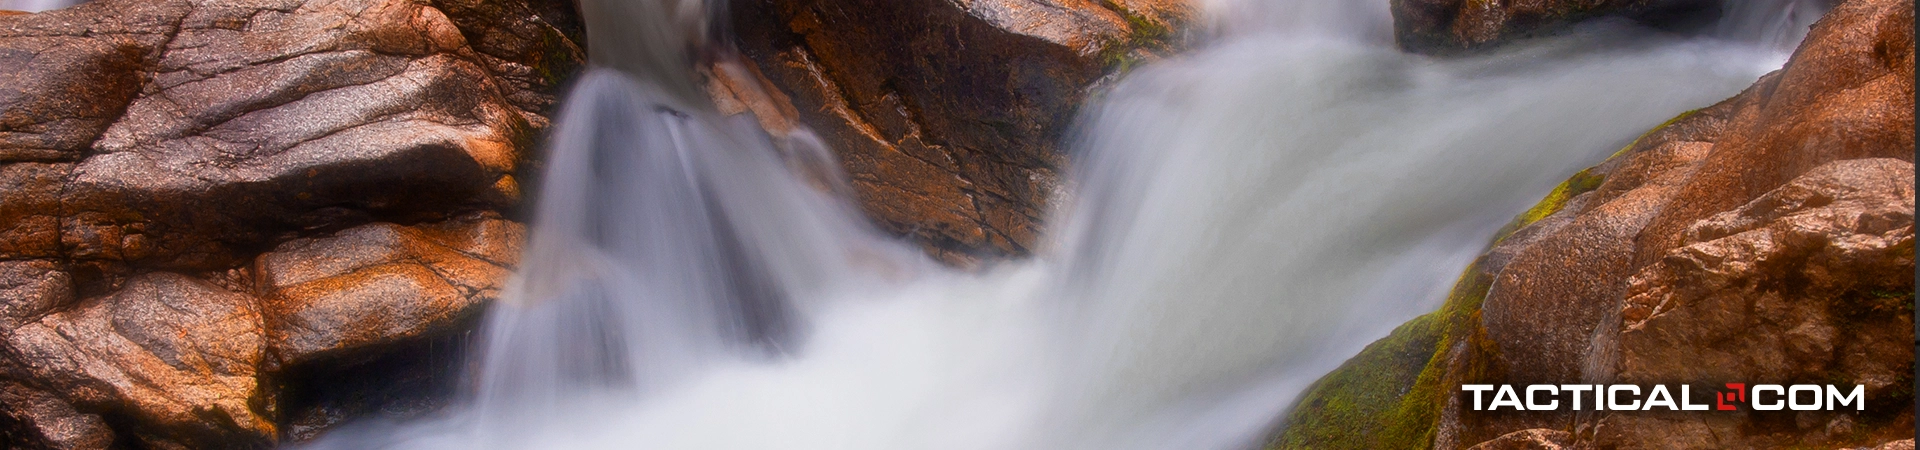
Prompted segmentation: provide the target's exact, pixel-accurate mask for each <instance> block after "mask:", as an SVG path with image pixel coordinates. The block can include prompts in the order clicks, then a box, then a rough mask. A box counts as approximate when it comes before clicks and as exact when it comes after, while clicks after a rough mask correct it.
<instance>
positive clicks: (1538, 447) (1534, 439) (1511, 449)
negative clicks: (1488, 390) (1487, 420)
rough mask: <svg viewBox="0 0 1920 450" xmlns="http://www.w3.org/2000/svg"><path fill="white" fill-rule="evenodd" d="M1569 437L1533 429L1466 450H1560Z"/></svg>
mask: <svg viewBox="0 0 1920 450" xmlns="http://www.w3.org/2000/svg"><path fill="white" fill-rule="evenodd" d="M1571 437H1572V435H1570V434H1568V433H1567V432H1565V431H1560V430H1548V429H1542V428H1535V429H1531V430H1520V431H1515V432H1512V433H1507V434H1506V435H1503V436H1500V437H1498V438H1494V439H1493V440H1491V441H1486V442H1481V443H1479V444H1474V446H1472V447H1468V448H1467V450H1561V449H1564V448H1567V447H1568V446H1569V444H1570V442H1571V441H1572V439H1571Z"/></svg>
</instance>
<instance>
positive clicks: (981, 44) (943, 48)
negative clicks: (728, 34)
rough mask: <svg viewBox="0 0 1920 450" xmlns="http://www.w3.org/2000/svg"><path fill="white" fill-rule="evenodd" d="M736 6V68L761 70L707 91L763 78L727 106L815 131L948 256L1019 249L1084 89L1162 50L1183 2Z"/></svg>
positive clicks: (872, 211)
mask: <svg viewBox="0 0 1920 450" xmlns="http://www.w3.org/2000/svg"><path fill="white" fill-rule="evenodd" d="M732 8H733V14H732V15H733V19H734V26H735V27H736V29H737V32H738V34H739V38H740V47H741V50H742V51H743V52H744V53H745V55H746V56H747V57H748V58H749V59H750V60H751V61H752V63H753V64H752V65H754V66H755V67H753V68H751V70H745V71H736V72H739V73H741V75H735V76H733V77H734V78H736V79H742V78H750V77H759V78H760V79H761V80H762V81H759V82H754V81H736V82H733V83H731V84H730V85H731V86H732V87H730V88H715V89H714V91H716V92H721V93H722V95H718V97H727V98H734V97H736V95H734V93H738V92H741V91H743V90H746V89H742V88H743V87H744V88H751V87H753V86H756V85H760V86H765V87H769V88H771V89H769V90H770V91H772V92H771V93H770V94H768V95H766V96H764V97H765V98H766V100H762V101H752V100H751V99H746V100H745V101H742V102H741V103H743V104H742V105H741V106H735V107H734V109H735V110H747V109H751V110H752V111H754V112H755V113H756V115H758V116H759V117H760V119H761V121H762V124H763V125H769V127H768V128H769V130H770V131H774V132H775V134H776V135H777V134H779V133H781V132H783V131H784V130H783V129H781V128H783V127H782V126H781V125H780V123H793V122H797V123H801V124H805V125H808V126H809V127H811V128H812V129H813V130H815V131H817V132H818V133H819V134H820V135H821V137H822V138H823V140H824V141H825V143H826V144H827V145H828V146H829V147H831V148H833V149H834V150H835V151H837V152H838V156H839V159H841V161H842V162H843V164H844V168H845V172H846V174H847V175H848V176H849V178H850V179H851V186H850V188H851V190H852V194H853V195H854V196H855V197H856V198H857V200H858V202H859V204H860V205H861V206H862V207H863V208H864V209H865V210H866V212H867V213H869V215H870V216H872V217H873V218H874V219H875V221H876V222H878V223H879V224H880V225H881V227H882V228H884V229H886V230H888V231H891V232H893V233H897V234H901V235H907V236H911V237H913V238H914V239H916V240H918V241H920V242H922V243H924V244H925V245H926V246H927V247H928V248H929V250H931V251H933V252H934V253H935V254H936V255H938V256H941V257H943V258H944V259H947V260H949V261H958V260H965V259H969V258H970V257H971V256H986V255H1021V254H1025V253H1027V252H1029V251H1031V249H1032V246H1033V245H1034V244H1035V239H1036V237H1037V234H1038V227H1039V223H1040V220H1041V215H1042V212H1043V211H1044V210H1045V205H1047V204H1048V203H1050V202H1049V199H1050V198H1051V197H1053V196H1055V195H1056V190H1057V189H1058V183H1059V180H1060V170H1061V169H1062V168H1063V167H1064V165H1065V157H1064V155H1062V153H1061V150H1060V146H1059V144H1060V143H1061V142H1062V141H1063V140H1064V139H1065V138H1066V131H1067V127H1068V126H1069V125H1070V124H1071V122H1072V121H1073V119H1074V114H1075V110H1076V109H1077V107H1078V106H1079V105H1080V104H1081V103H1082V102H1084V101H1085V99H1086V95H1087V91H1088V89H1089V87H1090V86H1092V85H1094V84H1096V83H1098V82H1099V81H1100V80H1101V79H1102V78H1103V77H1105V76H1107V75H1108V74H1109V73H1110V72H1111V71H1113V70H1115V69H1117V68H1119V67H1120V66H1123V65H1125V64H1126V63H1127V62H1128V61H1130V60H1132V59H1135V58H1141V57H1146V56H1145V55H1146V54H1145V53H1142V52H1144V51H1147V50H1151V49H1156V48H1164V47H1165V46H1166V45H1167V44H1168V42H1170V41H1169V39H1171V37H1172V34H1171V30H1173V29H1174V28H1175V27H1178V26H1179V24H1180V23H1183V22H1184V21H1186V20H1189V19H1188V18H1190V17H1191V16H1192V14H1193V12H1194V7H1193V6H1190V5H1188V4H1187V3H1186V2H1184V1H1181V0H1159V1H1152V0H1132V1H1126V2H1112V1H1094V0H1068V1H1038V0H964V1H942V0H832V1H827V0H742V1H737V2H734V3H733V5H732ZM716 72H721V73H722V75H725V73H724V72H726V70H716ZM719 78H723V79H724V78H727V77H726V76H722V77H719ZM721 103H722V107H723V108H725V107H727V106H728V104H729V101H727V100H723V101H722V102H721ZM755 104H763V105H766V106H760V107H754V105H755ZM770 115H771V116H785V117H784V118H781V119H777V120H773V119H770V118H769V116H770ZM769 122H773V123H769Z"/></svg>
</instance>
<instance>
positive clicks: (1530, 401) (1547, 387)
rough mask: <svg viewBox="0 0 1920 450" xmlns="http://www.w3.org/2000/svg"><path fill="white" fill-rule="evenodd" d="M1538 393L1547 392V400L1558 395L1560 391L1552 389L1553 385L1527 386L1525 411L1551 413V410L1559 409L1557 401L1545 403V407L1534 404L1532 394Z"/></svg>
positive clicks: (1537, 403)
mask: <svg viewBox="0 0 1920 450" xmlns="http://www.w3.org/2000/svg"><path fill="white" fill-rule="evenodd" d="M1540 391H1547V392H1549V394H1547V396H1548V398H1552V397H1555V396H1559V395H1560V389H1557V388H1555V387H1553V385H1551V384H1536V385H1532V386H1527V410H1530V411H1552V410H1556V409H1560V401H1559V400H1554V401H1550V402H1547V404H1545V405H1542V404H1540V403H1539V402H1535V401H1534V397H1533V393H1535V392H1540Z"/></svg>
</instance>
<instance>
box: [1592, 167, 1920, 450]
mask: <svg viewBox="0 0 1920 450" xmlns="http://www.w3.org/2000/svg"><path fill="white" fill-rule="evenodd" d="M1912 180H1913V164H1912V163H1910V162H1906V161H1900V160H1895V159H1881V158H1876V159H1859V160H1847V161H1839V162H1834V163H1829V164H1827V165H1823V166H1820V167H1818V168H1815V169H1814V170H1813V171H1810V172H1808V173H1807V174H1806V175H1802V176H1801V177H1800V178H1797V179H1795V180H1793V181H1792V182H1791V183H1789V184H1788V185H1786V186H1783V187H1781V188H1779V189H1776V190H1775V191H1773V192H1771V193H1768V194H1767V195H1764V196H1761V197H1760V198H1758V199H1755V200H1753V201H1752V202H1750V203H1748V204H1747V205H1746V206H1744V207H1742V208H1740V209H1737V210H1734V211H1728V212H1725V213H1721V214H1719V215H1716V216H1714V217H1712V218H1710V219H1708V220H1703V221H1701V222H1698V223H1696V224H1694V226H1693V227H1692V228H1690V229H1689V230H1688V232H1687V235H1688V237H1687V241H1685V242H1686V243H1687V245H1686V246H1684V247H1681V248H1677V249H1674V250H1672V251H1669V252H1667V253H1666V256H1665V257H1664V258H1662V259H1661V260H1660V262H1658V263H1655V264H1654V265H1652V266H1649V267H1647V268H1646V269H1643V270H1641V271H1640V273H1638V274H1636V275H1634V276H1633V277H1631V278H1629V279H1628V280H1627V292H1626V301H1625V306H1624V307H1623V310H1622V311H1621V313H1620V317H1621V320H1622V324H1621V327H1622V328H1623V329H1622V330H1621V331H1620V332H1619V338H1618V339H1619V344H1618V345H1619V350H1618V352H1619V354H1618V360H1617V362H1616V363H1615V364H1616V365H1617V368H1618V369H1617V370H1618V371H1619V372H1618V374H1617V375H1616V378H1615V381H1616V382H1621V383H1634V384H1643V385H1644V384H1655V383H1676V382H1678V383H1696V384H1707V385H1711V384H1717V383H1723V382H1725V381H1722V380H1742V381H1743V382H1746V383H1756V384H1757V383H1768V384H1803V383H1826V384H1837V385H1840V386H1842V387H1843V388H1844V387H1846V386H1848V385H1855V384H1857V385H1863V386H1865V387H1866V398H1869V399H1874V400H1875V401H1878V402H1883V403H1884V402H1897V405H1896V406H1900V409H1906V405H1908V404H1909V403H1908V402H1906V401H1900V400H1899V398H1900V397H1902V396H1906V397H1909V398H1910V397H1911V395H1912V394H1911V385H1912V381H1913V377H1912V373H1913V348H1912V347H1911V346H1910V344H1912V343H1913V325H1914V324H1913V317H1912V314H1911V310H1912V302H1913V298H1912V292H1913V278H1912V274H1913V270H1914V265H1913V257H1914V256H1913V251H1912V248H1913V186H1912V184H1911V183H1912ZM1842 329H1845V330H1847V331H1846V332H1841V330H1842ZM1899 390H1906V392H1896V391H1899ZM1882 409H1884V408H1882ZM1907 413H1911V411H1908V412H1907ZM1803 414H1805V413H1803ZM1814 414H1817V415H1820V416H1826V417H1832V416H1835V415H1839V414H1848V413H1846V412H1840V413H1814ZM1754 415H1755V416H1756V419H1755V420H1756V421H1758V420H1761V419H1764V417H1762V416H1763V414H1762V413H1759V412H1755V413H1754ZM1795 419H1796V420H1793V421H1788V422H1786V423H1784V424H1776V425H1775V426H1776V427H1782V426H1785V425H1788V424H1791V425H1792V427H1793V428H1795V429H1797V430H1801V431H1802V432H1804V433H1815V434H1826V433H1824V431H1825V429H1826V428H1827V427H1826V425H1827V424H1828V423H1829V421H1830V420H1831V419H1828V418H1815V417H1803V418H1795ZM1807 419H1811V420H1807ZM1611 420H1614V418H1612V417H1609V418H1606V419H1602V420H1601V425H1600V426H1601V427H1602V428H1603V429H1608V430H1611V432H1609V433H1603V434H1600V435H1598V436H1596V437H1595V444H1596V445H1602V446H1605V445H1618V446H1622V447H1635V446H1651V445H1656V444H1659V443H1663V442H1670V441H1671V440H1673V439H1676V438H1679V437H1685V436H1686V435H1692V436H1693V437H1696V438H1698V439H1700V440H1702V441H1705V443H1707V444H1709V445H1706V446H1703V448H1705V447H1726V446H1729V445H1731V444H1735V443H1737V442H1740V441H1739V440H1738V438H1733V439H1724V438H1723V439H1718V440H1715V439H1712V438H1716V437H1719V436H1729V437H1734V436H1740V435H1741V434H1742V433H1740V428H1741V426H1743V425H1745V426H1751V425H1748V423H1743V422H1739V421H1725V422H1718V423H1715V422H1708V423H1707V427H1708V428H1710V429H1697V428H1698V427H1688V428H1687V429H1684V432H1676V431H1679V430H1675V429H1674V428H1673V427H1666V426H1646V425H1645V424H1644V423H1640V424H1637V425H1634V426H1613V427H1608V426H1607V425H1608V423H1607V422H1608V421H1611ZM1801 422H1805V423H1801ZM1849 422H1851V420H1850V419H1849ZM1848 428H1850V429H1851V428H1852V426H1851V425H1849V426H1848ZM1776 431H1787V430H1780V429H1779V428H1776ZM1842 436H1844V435H1842Z"/></svg>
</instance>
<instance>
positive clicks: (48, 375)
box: [6, 273, 275, 447]
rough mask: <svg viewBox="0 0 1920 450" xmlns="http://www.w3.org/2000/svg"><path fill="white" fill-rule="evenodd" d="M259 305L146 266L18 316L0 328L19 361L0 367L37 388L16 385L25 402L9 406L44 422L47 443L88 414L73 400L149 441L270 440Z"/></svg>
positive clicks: (237, 442) (203, 443) (224, 442)
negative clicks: (66, 303)
mask: <svg viewBox="0 0 1920 450" xmlns="http://www.w3.org/2000/svg"><path fill="white" fill-rule="evenodd" d="M255 308H256V306H255V305H254V300H253V299H252V298H250V297H248V296H246V295H243V294H239V293H235V292H230V291H226V290H224V289H221V288H219V287H216V286H213V285H210V284H207V283H206V282H204V281H200V280H196V279H193V278H191V277H187V276H184V275H179V274H171V273H153V274H149V275H142V276H139V277H135V278H133V279H132V280H129V281H128V282H127V284H126V286H125V287H124V288H123V289H121V290H120V291H119V292H118V293H115V294H114V295H113V296H110V297H105V298H96V299H89V300H87V301H85V302H82V303H81V304H80V305H78V307H76V308H74V309H71V310H67V311H62V312H58V313H54V314H51V315H48V316H45V317H43V318H41V319H40V320H39V321H37V322H33V323H29V324H24V325H21V326H20V327H18V328H15V329H13V330H11V332H10V333H8V336H7V337H6V338H7V345H8V347H9V348H8V356H9V357H10V358H11V359H13V360H14V362H15V364H18V365H12V366H11V367H8V368H7V369H6V371H7V375H8V376H9V378H13V379H16V380H22V381H21V382H20V384H23V385H27V386H29V387H30V388H29V389H31V390H37V391H38V392H39V393H40V394H33V393H31V392H32V391H30V390H25V389H18V388H16V389H14V390H13V391H14V392H23V391H24V392H28V394H27V395H25V396H26V397H29V398H30V399H31V400H32V401H29V402H27V403H26V404H24V405H18V406H23V407H24V408H18V409H15V408H9V409H12V411H8V413H10V414H11V415H15V416H16V417H18V416H25V417H26V418H27V419H28V420H27V421H28V422H30V423H33V424H35V425H36V426H49V428H43V429H41V430H40V432H41V434H42V435H43V436H45V437H47V438H49V439H48V440H49V441H63V440H71V438H68V437H67V436H68V435H70V434H73V433H72V432H71V431H69V430H67V428H70V427H74V426H76V425H75V424H74V422H75V421H80V422H82V423H83V424H84V423H86V422H92V421H91V420H87V419H85V417H84V416H80V417H79V418H76V417H75V416H79V414H77V413H75V412H74V411H71V410H70V409H91V410H94V411H106V410H112V411H114V414H118V415H123V416H122V417H124V418H127V419H131V420H132V421H134V422H135V423H136V424H137V425H135V426H134V427H133V429H130V430H122V432H125V433H128V434H131V435H134V436H136V437H137V438H138V439H139V440H140V441H142V443H144V444H145V445H148V446H153V447H170V446H186V447H229V446H235V445H245V443H247V442H250V441H251V442H266V441H268V440H269V439H271V438H272V437H273V436H274V432H275V427H274V424H273V423H272V422H271V421H270V420H268V418H267V417H266V415H265V414H264V411H261V410H260V409H259V407H258V405H260V401H261V400H262V399H261V398H260V396H261V394H262V393H261V392H260V389H259V380H258V378H256V376H257V375H258V366H259V363H260V362H261V360H262V359H263V358H264V356H265V348H266V347H265V345H264V344H265V336H264V333H263V329H262V322H261V318H260V314H259V312H258V311H257V310H256V309H255ZM27 362H30V364H27ZM46 393H51V394H53V395H55V396H58V397H62V398H63V399H64V401H65V403H67V404H69V405H73V406H60V405H58V404H56V402H55V401H54V400H52V399H50V398H47V396H46V395H44V394H46ZM9 405H10V406H11V405H13V404H9ZM75 407H77V408H75ZM95 414H101V413H95ZM78 426H81V427H82V428H86V427H88V426H86V425H78ZM88 439H92V438H88ZM127 444H134V443H131V442H129V443H127Z"/></svg>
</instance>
